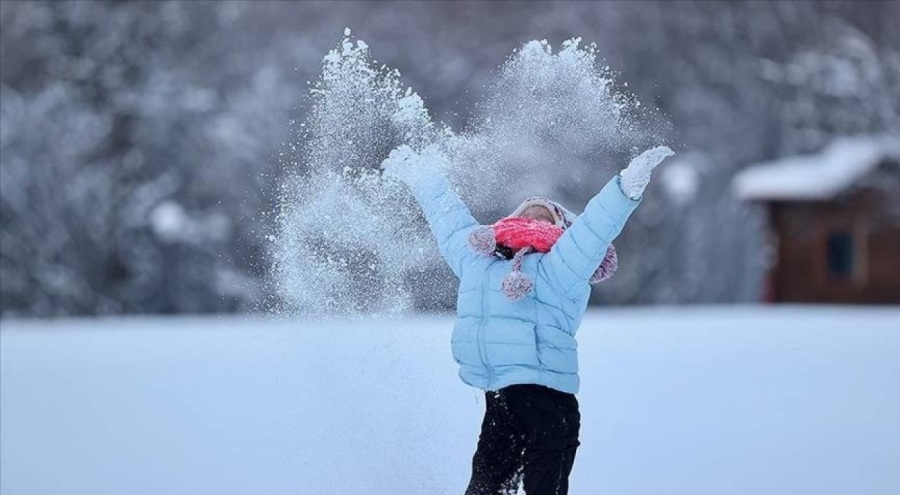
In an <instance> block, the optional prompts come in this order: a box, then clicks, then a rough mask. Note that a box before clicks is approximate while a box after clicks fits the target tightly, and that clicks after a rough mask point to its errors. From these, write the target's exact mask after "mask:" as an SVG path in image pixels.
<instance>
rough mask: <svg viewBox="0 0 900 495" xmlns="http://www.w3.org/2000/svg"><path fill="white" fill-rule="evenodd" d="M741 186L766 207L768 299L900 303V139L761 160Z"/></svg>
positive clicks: (738, 181) (859, 141) (848, 142)
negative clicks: (771, 160) (768, 269)
mask: <svg viewBox="0 0 900 495" xmlns="http://www.w3.org/2000/svg"><path fill="white" fill-rule="evenodd" d="M734 189H735V192H736V194H737V195H738V196H739V197H740V198H742V199H744V200H746V201H753V202H758V203H761V204H764V205H765V207H766V210H767V214H768V223H769V232H768V238H769V244H770V248H771V253H772V255H773V256H772V263H771V268H770V272H769V275H768V284H767V287H766V294H765V295H764V299H766V300H768V301H773V302H793V303H839V304H840V303H869V304H900V136H896V135H895V136H891V137H883V136H880V137H856V138H844V139H840V140H837V141H835V142H834V143H833V144H831V145H830V146H828V147H827V148H825V149H824V150H822V151H821V152H820V153H815V154H810V155H803V156H794V157H788V158H784V159H781V160H777V161H774V162H769V163H763V164H759V165H754V166H751V167H748V168H747V169H745V170H743V171H742V172H741V173H740V174H738V175H737V176H736V177H735V180H734Z"/></svg>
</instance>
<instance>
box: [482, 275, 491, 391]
mask: <svg viewBox="0 0 900 495" xmlns="http://www.w3.org/2000/svg"><path fill="white" fill-rule="evenodd" d="M492 268H493V266H491V268H488V272H487V273H486V274H485V277H484V278H483V279H482V280H481V324H480V325H479V326H478V352H479V354H481V364H483V365H484V368H485V369H486V370H487V373H488V385H487V388H488V389H491V388H492V387H493V383H494V370H493V368H491V363H490V362H489V361H488V357H487V344H486V343H485V342H484V326H485V323H486V322H487V318H488V313H487V296H488V294H487V283H488V281H489V280H490V278H491V269H492Z"/></svg>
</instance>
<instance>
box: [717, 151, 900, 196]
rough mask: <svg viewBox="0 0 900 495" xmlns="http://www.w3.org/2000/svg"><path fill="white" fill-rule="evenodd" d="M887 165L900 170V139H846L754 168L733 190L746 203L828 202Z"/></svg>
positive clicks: (742, 174)
mask: <svg viewBox="0 0 900 495" xmlns="http://www.w3.org/2000/svg"><path fill="white" fill-rule="evenodd" d="M885 162H893V164H892V165H890V166H900V136H898V135H890V136H864V137H846V138H840V139H837V140H835V141H834V142H833V143H831V144H830V145H829V146H827V147H826V148H825V149H823V150H822V151H820V152H819V153H813V154H807V155H797V156H789V157H785V158H781V159H779V160H774V161H771V162H766V163H760V164H758V165H752V166H750V167H748V168H746V169H744V170H742V171H741V172H740V173H738V174H737V175H736V176H735V178H734V182H733V187H734V190H735V193H736V194H737V196H738V197H739V198H741V199H744V200H757V201H817V200H827V199H831V198H834V197H835V196H837V195H838V194H840V193H841V192H843V191H845V190H846V189H847V188H849V187H850V186H852V185H854V184H855V183H857V181H859V180H860V179H862V178H863V177H865V176H866V175H867V174H869V173H870V172H872V171H873V170H875V169H876V168H878V167H879V166H880V165H882V164H883V163H885Z"/></svg>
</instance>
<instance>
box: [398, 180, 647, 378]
mask: <svg viewBox="0 0 900 495" xmlns="http://www.w3.org/2000/svg"><path fill="white" fill-rule="evenodd" d="M618 181H619V177H618V176H616V177H615V178H613V179H612V180H610V181H609V183H607V184H606V186H605V187H604V188H603V189H602V190H601V191H600V193H599V194H597V195H596V196H594V198H592V199H591V200H590V201H589V202H588V204H587V206H586V207H585V210H584V213H582V214H581V215H580V216H579V217H578V218H577V219H576V220H575V222H574V223H573V224H572V225H571V226H570V227H569V228H568V229H566V231H565V233H564V234H563V235H562V237H560V238H559V240H558V241H557V242H556V244H555V245H554V246H553V249H551V250H550V252H549V253H532V254H528V255H526V256H525V257H524V260H523V262H522V268H521V270H522V272H523V273H525V274H527V275H529V276H530V277H531V279H532V280H533V281H534V288H533V290H532V291H531V293H530V294H528V295H527V296H526V297H524V298H522V299H520V300H518V301H510V300H509V299H507V298H506V297H505V296H504V295H503V293H502V292H501V291H500V287H501V283H502V281H503V277H505V276H506V275H507V274H508V273H509V272H510V270H511V264H512V261H511V260H504V259H502V258H500V257H498V256H485V255H483V254H478V253H476V252H475V251H473V250H472V249H471V248H470V247H469V245H468V237H469V233H470V232H471V230H472V229H473V228H475V227H476V226H478V222H477V221H476V220H475V218H473V217H472V214H471V213H470V212H469V209H468V208H467V207H466V205H465V204H464V203H463V202H462V201H461V200H460V199H459V197H458V196H457V195H456V193H455V192H454V191H453V190H452V189H451V188H450V186H449V184H448V182H447V180H446V179H445V178H444V177H443V176H441V175H438V174H434V175H432V174H429V176H428V177H425V178H420V179H419V180H415V181H407V185H408V186H409V187H410V189H411V190H412V193H413V195H414V196H415V197H416V199H417V200H418V202H419V205H421V207H422V210H423V212H424V214H425V218H426V219H427V221H428V225H429V226H430V227H431V231H432V233H433V234H434V237H435V239H436V240H437V243H438V249H439V250H440V252H441V255H443V257H444V259H446V260H447V263H449V264H450V268H451V269H452V270H453V273H454V274H456V276H457V277H459V295H458V298H457V303H456V311H457V316H458V318H457V320H456V324H455V326H454V328H453V337H452V339H451V342H452V348H453V357H454V359H455V360H456V362H457V363H459V366H460V368H459V376H460V378H461V379H462V381H463V382H465V383H467V384H469V385H471V386H473V387H477V388H480V389H482V390H498V389H501V388H503V387H506V386H508V385H513V384H526V383H533V384H539V385H544V386H547V387H551V388H554V389H556V390H560V391H562V392H568V393H573V394H574V393H576V392H577V391H578V385H579V380H578V353H577V348H578V344H577V342H576V340H575V332H576V331H577V330H578V326H579V325H580V324H581V319H582V317H583V316H584V312H585V309H587V303H588V297H589V296H590V293H591V286H590V285H589V284H588V280H589V279H590V277H591V275H592V274H593V273H594V270H596V269H597V267H598V266H599V265H600V262H601V261H602V260H603V256H604V255H605V254H606V248H607V246H608V245H609V244H610V243H611V242H612V241H613V239H615V238H616V236H617V235H619V232H620V231H621V230H622V227H623V226H624V225H625V221H626V220H627V219H628V217H629V215H631V212H632V211H634V209H635V208H637V206H638V204H640V201H634V200H632V199H630V198H628V197H627V196H625V195H624V194H623V193H622V190H621V189H620V187H619V184H618Z"/></svg>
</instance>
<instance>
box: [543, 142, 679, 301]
mask: <svg viewBox="0 0 900 495" xmlns="http://www.w3.org/2000/svg"><path fill="white" fill-rule="evenodd" d="M673 154H674V153H672V150H670V149H669V148H667V147H665V146H658V147H656V148H652V149H650V150H647V151H645V152H643V153H641V154H640V155H639V156H637V157H636V158H634V159H633V160H631V163H629V164H628V167H626V168H625V170H623V171H622V172H621V173H620V174H619V175H617V176H616V177H613V178H612V180H610V181H609V182H608V183H607V184H606V186H604V187H603V189H602V190H601V191H600V193H598V194H597V195H596V196H594V197H593V198H592V199H591V200H590V201H589V202H588V204H587V206H586V207H585V209H584V213H582V214H581V215H580V216H579V217H578V218H577V219H575V221H574V222H573V223H572V225H571V226H570V227H569V228H568V229H566V232H565V233H564V234H563V235H562V236H561V237H560V238H559V240H558V241H556V244H554V245H553V248H552V249H551V250H550V252H549V253H547V254H546V255H544V257H543V258H542V259H541V262H540V264H539V265H538V274H539V275H541V276H544V277H545V278H546V279H547V280H549V281H550V282H551V283H552V284H553V285H554V286H556V287H557V288H558V289H559V290H560V291H561V292H562V293H563V294H566V295H570V294H571V293H572V292H573V290H574V289H576V288H577V287H579V286H580V285H582V284H587V283H588V281H589V280H590V278H591V275H593V273H594V271H595V270H596V269H597V267H598V266H600V263H601V262H602V261H603V257H604V256H605V255H606V248H607V247H608V246H609V244H610V243H611V242H612V241H613V240H614V239H615V238H616V236H618V235H619V232H621V231H622V227H624V226H625V222H626V221H627V220H628V217H629V216H630V215H631V212H633V211H634V210H635V208H637V207H638V205H639V204H640V202H641V196H642V194H643V192H644V188H646V187H647V184H648V183H649V182H650V174H651V172H652V171H653V169H654V168H655V167H656V166H657V165H659V163H660V162H662V161H663V160H664V159H665V158H666V157H668V156H671V155H673Z"/></svg>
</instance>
